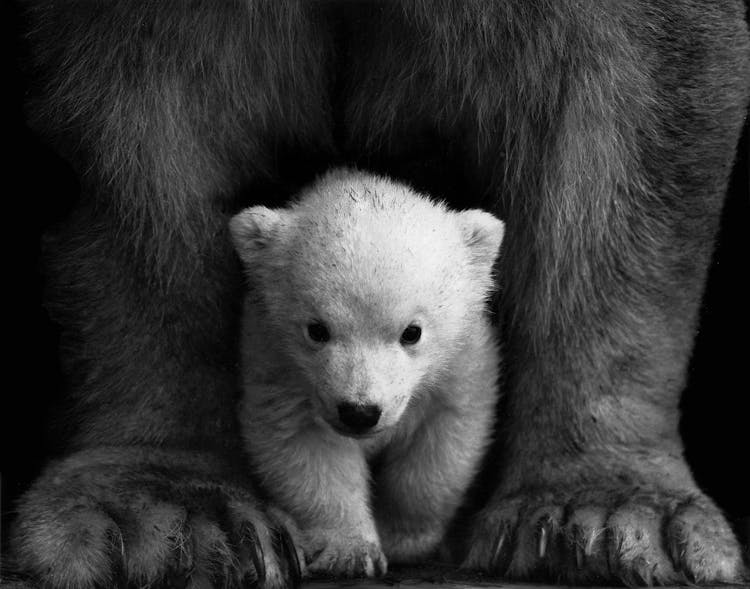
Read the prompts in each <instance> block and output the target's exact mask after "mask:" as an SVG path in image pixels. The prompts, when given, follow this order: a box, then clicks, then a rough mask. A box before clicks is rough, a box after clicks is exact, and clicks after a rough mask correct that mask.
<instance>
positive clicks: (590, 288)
mask: <svg viewBox="0 0 750 589" xmlns="http://www.w3.org/2000/svg"><path fill="white" fill-rule="evenodd" d="M683 8H684V7H681V8H677V7H675V8H670V11H677V10H680V11H682V10H683ZM600 10H602V8H601V7H600V8H595V9H594V11H593V13H592V14H587V15H583V14H579V15H575V16H572V17H571V16H568V17H566V19H565V20H562V19H561V20H559V21H558V22H557V23H555V21H554V16H553V15H549V16H548V17H545V15H541V19H542V24H540V25H533V26H534V27H535V28H538V27H542V28H544V27H549V26H550V25H557V27H556V29H555V30H554V31H548V33H550V35H549V37H550V38H554V36H555V33H557V34H558V35H561V36H560V37H559V38H560V40H561V43H563V44H561V45H560V47H559V48H555V47H554V46H551V47H549V49H550V52H549V53H548V54H547V55H546V56H538V59H539V61H540V63H542V64H543V63H544V60H545V59H550V62H549V63H550V65H551V64H552V63H554V62H557V71H558V72H561V73H559V74H557V78H548V80H549V81H550V83H552V84H557V86H555V87H554V94H555V95H556V96H557V97H558V101H557V103H556V104H555V105H554V106H552V105H550V104H547V105H546V108H548V109H549V110H547V112H548V113H549V114H550V119H549V120H548V121H547V122H546V125H548V126H547V127H546V128H545V130H544V133H543V137H544V142H543V143H540V144H539V147H540V151H539V152H538V157H539V158H540V163H539V167H536V168H534V169H533V172H534V174H536V175H537V176H536V177H534V178H531V179H528V180H529V181H530V182H531V183H532V185H533V186H534V192H535V193H526V194H523V196H521V195H520V194H518V195H513V194H511V195H510V198H511V199H513V200H512V204H511V206H510V208H509V211H510V212H509V214H508V222H509V225H510V226H511V228H510V234H509V240H510V241H509V242H508V243H509V247H508V249H507V250H506V256H505V260H506V265H505V267H504V268H503V276H504V280H503V284H505V285H508V286H507V291H506V293H505V296H504V299H503V301H502V303H501V305H502V306H503V315H504V317H505V320H506V333H507V334H508V347H509V352H508V356H509V357H511V358H514V359H515V363H512V364H510V365H509V367H508V370H509V383H508V385H509V386H508V389H509V390H508V395H509V399H508V405H507V412H506V414H505V421H503V422H502V424H501V427H505V428H506V432H505V435H506V439H507V447H506V452H507V454H506V462H505V464H504V468H503V469H502V471H501V475H502V476H501V483H500V486H499V489H498V490H497V492H496V494H495V496H494V498H493V499H492V500H491V501H490V503H489V505H488V506H487V507H486V508H485V509H484V511H483V512H482V513H481V514H480V517H479V518H478V520H477V522H478V523H477V527H476V530H475V534H474V538H473V540H472V542H471V544H470V548H469V555H468V558H467V561H466V565H467V566H470V567H477V568H482V569H485V570H489V571H492V572H496V573H499V574H507V575H509V576H511V577H515V578H520V579H529V578H538V579H551V580H563V581H566V582H571V583H580V582H587V583H588V582H618V581H619V582H625V583H628V584H652V583H678V582H685V581H697V582H701V583H712V582H738V581H739V580H740V579H741V578H742V575H743V574H744V567H743V563H742V556H741V551H740V548H739V545H738V543H737V540H736V539H735V538H734V536H733V534H732V531H731V528H730V527H729V525H728V524H727V522H726V520H725V518H724V516H723V515H722V513H721V512H720V510H719V509H717V507H716V505H715V504H714V503H713V502H712V501H711V500H710V499H709V498H708V497H706V496H705V494H704V493H703V492H702V491H701V490H700V489H699V488H698V487H697V485H696V483H695V481H694V479H693V477H692V475H691V473H690V470H689V468H688V466H687V464H686V462H685V460H684V457H683V449H682V443H681V440H680V437H679V431H678V422H679V410H678V404H679V397H680V393H681V390H682V387H683V386H684V382H685V373H686V365H687V360H688V357H689V354H690V351H691V347H692V339H693V334H694V332H695V328H696V320H697V311H698V305H699V303H700V297H701V294H702V290H703V283H704V280H705V273H706V268H707V265H708V262H709V259H710V256H711V250H712V240H713V238H714V235H715V231H716V228H717V223H718V218H719V213H720V211H721V203H722V198H723V195H724V191H725V189H726V182H727V174H728V170H730V169H731V163H732V159H733V155H734V150H735V147H736V142H737V140H738V135H739V130H740V128H741V123H742V113H743V111H744V108H745V107H746V104H747V96H748V93H747V91H748V88H747V80H748V79H750V78H748V73H749V72H750V69H749V68H748V64H749V63H750V62H749V61H748V35H747V30H746V28H745V26H744V24H743V21H742V8H741V6H740V4H739V3H737V4H735V5H726V6H724V7H723V8H722V9H721V10H720V11H719V10H714V9H710V10H709V7H708V6H706V7H705V10H704V11H700V10H698V9H696V8H695V7H692V10H694V11H695V12H694V13H691V11H687V12H685V13H682V14H680V15H678V14H677V13H676V12H675V13H674V14H670V15H669V17H668V18H666V17H664V18H662V16H661V15H658V14H653V13H647V12H638V9H637V6H631V7H630V8H629V10H631V11H632V12H630V13H629V14H623V15H614V14H612V15H605V14H603V13H602V14H597V12H598V11H600ZM558 16H559V15H558ZM601 19H605V20H606V21H607V22H609V19H612V20H616V21H617V22H618V24H617V25H616V26H614V27H611V26H610V25H607V26H602V24H601V23H603V22H605V20H601ZM618 19H619V20H618ZM675 19H676V20H675ZM676 22H678V23H679V25H676V24H675V23H676ZM646 23H647V24H648V27H646V28H649V30H651V31H652V32H653V33H652V34H649V35H641V34H640V33H641V32H642V30H644V27H642V26H641V25H643V24H646ZM699 23H700V24H699ZM639 27H640V29H641V30H640V31H638V29H639ZM703 27H707V29H704V28H703ZM665 39H668V40H669V41H668V43H667V42H665ZM696 48H697V49H696ZM526 50H527V51H532V52H533V51H537V50H538V48H535V47H533V46H527V48H526ZM557 50H559V51H560V53H559V55H556V51H557ZM693 55H700V56H701V58H700V60H697V59H694V58H692V57H691V56H693ZM654 56H658V58H654ZM532 71H533V68H532ZM548 90H549V91H552V88H549V89H548ZM539 112H544V111H543V110H540V111H539ZM529 114H530V113H528V112H526V113H524V115H522V116H529ZM522 116H519V117H516V119H517V120H518V119H521V118H522ZM510 120H513V119H512V118H511V119H510ZM540 120H543V118H542V119H540ZM507 132H508V130H507V129H506V133H507ZM510 165H511V167H512V165H513V163H512V162H510ZM522 217H523V218H522ZM514 220H515V227H513V225H514Z"/></svg>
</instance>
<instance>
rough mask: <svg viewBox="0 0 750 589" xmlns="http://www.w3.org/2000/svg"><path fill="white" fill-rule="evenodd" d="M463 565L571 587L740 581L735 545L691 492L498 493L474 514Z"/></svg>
mask: <svg viewBox="0 0 750 589" xmlns="http://www.w3.org/2000/svg"><path fill="white" fill-rule="evenodd" d="M476 522H477V524H476V526H475V528H474V532H473V538H472V540H471V545H470V547H469V553H468V556H467V557H466V559H465V561H464V563H463V565H462V566H463V567H464V568H471V569H481V570H484V571H487V572H489V573H492V574H497V575H501V576H507V577H510V578H514V579H524V580H530V579H536V580H548V581H561V582H566V583H573V584H587V583H624V584H627V585H653V584H671V583H685V582H694V583H724V582H729V583H731V582H734V583H736V582H740V581H741V580H742V579H743V576H744V575H745V574H746V571H745V570H744V567H743V563H742V556H741V550H740V546H739V544H738V542H737V540H736V539H735V537H734V535H733V533H732V531H731V529H730V527H729V525H728V524H727V522H726V520H725V519H724V516H723V515H722V514H721V512H720V511H719V510H718V509H717V508H716V507H715V506H714V505H713V503H712V502H711V501H710V500H709V499H708V498H706V497H705V496H703V495H702V494H700V493H699V492H696V493H695V494H692V495H690V496H685V495H678V494H677V493H673V492H670V491H654V490H652V491H648V492H647V491H644V490H642V489H640V488H633V489H630V492H627V491H623V490H622V489H618V490H613V489H597V488H593V489H591V488H590V489H585V490H578V492H575V493H573V492H565V491H562V490H555V491H554V492H553V491H550V492H547V493H545V492H539V493H533V494H527V495H516V496H506V497H501V498H499V499H496V500H494V501H493V502H492V504H491V505H490V506H488V507H487V508H485V509H484V510H483V512H482V513H481V514H480V515H479V517H478V518H477V520H476Z"/></svg>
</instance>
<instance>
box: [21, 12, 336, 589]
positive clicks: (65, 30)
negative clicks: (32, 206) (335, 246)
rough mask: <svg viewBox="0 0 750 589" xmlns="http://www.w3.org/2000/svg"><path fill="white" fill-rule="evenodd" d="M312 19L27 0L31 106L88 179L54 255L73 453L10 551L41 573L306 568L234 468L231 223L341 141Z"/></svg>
mask: <svg viewBox="0 0 750 589" xmlns="http://www.w3.org/2000/svg"><path fill="white" fill-rule="evenodd" d="M311 10H312V9H311V8H310V7H308V6H307V5H304V4H302V3H299V2H292V1H289V2H271V3H252V2H232V3H220V4H217V3H215V2H211V1H198V2H190V3H184V2H171V3H167V4H165V3H140V2H121V3H116V4H111V5H109V6H106V7H104V6H103V5H95V4H92V3H91V2H88V1H85V0H83V1H79V2H66V3H64V4H56V3H49V2H36V3H35V2H29V3H25V4H24V16H25V17H26V18H28V19H29V21H30V22H29V24H28V31H29V34H28V37H27V41H28V49H29V53H30V57H31V60H30V63H29V64H28V65H29V72H30V75H31V76H32V77H33V89H32V90H31V91H30V92H29V102H28V104H27V109H28V112H29V113H30V116H31V121H32V123H33V126H34V127H35V129H36V130H37V131H38V132H39V134H40V135H41V136H42V137H43V138H44V139H45V140H47V141H48V142H49V143H50V144H51V145H52V146H54V147H55V148H56V149H57V151H58V152H59V153H60V155H62V156H63V157H65V158H66V159H67V160H68V161H69V162H71V164H72V165H73V167H74V169H75V171H76V172H77V175H78V180H79V182H80V186H81V197H80V201H79V202H78V203H77V205H76V209H75V211H74V212H73V213H72V214H71V216H70V218H68V219H66V220H65V221H64V222H63V223H61V224H60V226H59V227H57V228H56V229H55V231H54V234H52V235H49V236H47V237H46V241H45V247H44V249H45V258H46V262H47V272H46V280H47V283H46V286H47V291H48V292H47V297H46V303H47V306H48V309H49V310H50V314H51V315H52V317H53V319H54V320H55V321H57V322H58V323H59V324H60V327H61V331H62V335H61V341H62V345H61V348H62V354H61V356H62V359H63V363H64V368H65V370H66V375H67V377H68V383H69V384H70V397H71V399H70V401H71V403H70V405H71V406H72V411H70V413H69V414H67V415H68V417H69V419H70V421H69V423H68V425H69V426H70V429H71V430H72V436H71V437H72V440H71V444H72V447H73V448H74V449H75V450H76V451H75V452H72V453H71V454H70V455H69V456H68V457H67V458H66V459H63V460H62V461H60V462H58V463H56V464H55V465H52V466H51V467H50V468H49V469H48V470H47V471H46V472H45V474H43V475H42V476H41V478H40V479H39V480H38V481H37V482H36V483H35V484H34V485H33V487H32V489H31V490H29V491H28V492H27V493H26V494H25V495H24V496H23V497H22V498H21V500H20V502H19V505H20V507H19V510H18V515H17V518H16V521H15V533H14V534H13V535H12V537H11V542H10V546H9V549H10V553H11V555H12V557H13V558H14V560H15V562H16V564H17V565H18V568H19V570H20V572H21V573H22V574H24V575H27V576H28V577H29V578H30V580H31V582H37V583H41V584H43V585H44V586H45V587H93V586H111V585H112V584H113V583H115V582H118V581H121V582H122V583H128V584H134V585H139V586H140V585H149V586H152V585H157V584H159V583H165V584H168V583H170V582H177V581H179V580H180V579H181V578H182V579H183V580H184V578H185V577H190V578H191V579H192V581H193V582H194V584H196V585H203V584H207V583H208V582H209V581H214V582H217V583H222V582H226V583H228V584H240V583H245V584H254V583H257V582H258V581H260V580H261V579H263V578H265V581H266V584H267V585H271V586H282V585H283V586H288V585H289V584H290V583H291V584H293V582H294V581H295V579H297V578H298V575H296V574H288V573H290V572H296V565H297V561H296V556H295V554H294V548H293V547H292V545H291V543H290V542H288V541H284V539H285V538H286V539H287V540H288V537H287V536H286V535H284V534H280V535H277V534H275V531H276V530H280V529H281V528H280V527H279V526H276V525H275V524H273V523H272V520H271V519H270V518H269V517H268V515H267V511H266V510H265V509H264V508H263V505H262V504H261V503H260V502H259V501H258V500H257V499H256V498H254V497H253V493H252V490H251V488H250V487H249V486H248V485H247V484H246V483H243V482H242V481H241V480H240V481H236V480H231V479H232V478H233V477H232V474H231V469H232V466H234V467H235V468H236V467H237V465H238V464H240V465H241V466H240V467H241V468H244V462H240V460H239V459H238V458H239V457H238V454H239V452H240V443H239V442H240V441H239V435H238V433H237V429H236V415H235V401H236V396H237V388H238V387H237V374H236V361H237V350H236V345H235V342H236V333H237V321H238V310H239V299H240V288H239V287H240V280H241V273H240V270H239V268H238V266H237V264H236V261H235V258H234V253H233V251H232V248H231V245H230V242H229V237H228V232H227V228H226V223H227V221H228V218H229V213H231V212H232V208H233V207H234V206H237V204H236V203H237V200H238V198H239V197H241V196H244V195H242V194H241V189H242V187H244V186H247V185H252V183H253V182H255V181H258V180H268V179H269V177H271V178H272V177H273V176H274V174H276V173H277V169H276V168H277V165H279V164H278V162H277V158H278V155H279V154H280V153H283V152H284V151H285V150H287V149H303V148H308V149H309V150H310V151H311V152H314V153H316V154H317V155H320V154H324V153H327V150H328V149H330V125H329V118H328V95H327V89H326V74H325V72H326V70H327V63H326V61H327V59H328V57H327V56H328V55H330V54H329V53H328V52H327V51H326V48H327V47H328V33H327V32H326V30H325V29H324V28H323V27H322V26H320V25H321V23H320V22H319V20H318V17H316V16H315V15H314V14H312V13H311ZM300 113H304V116H302V115H301V114H300ZM39 196H43V197H45V198H54V197H56V196H57V195H55V194H52V195H39ZM254 197H255V198H257V196H256V195H254V194H249V195H247V198H250V199H252V198H254ZM261 553H262V554H261ZM285 571H286V572H285ZM297 580H298V579H297Z"/></svg>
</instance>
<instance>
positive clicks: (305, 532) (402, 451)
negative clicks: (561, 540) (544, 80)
mask: <svg viewBox="0 0 750 589" xmlns="http://www.w3.org/2000/svg"><path fill="white" fill-rule="evenodd" d="M230 227H231V231H232V236H233V238H234V242H235V246H236V247H237V251H238V252H239V254H240V257H241V258H242V261H243V262H244V264H245V267H246V271H247V275H248V278H249V283H250V285H251V291H250V293H249V295H248V296H247V298H246V301H245V313H244V319H243V329H242V338H241V339H242V347H243V351H242V371H243V382H244V389H245V390H244V397H243V401H242V408H241V411H240V424H241V427H242V434H243V438H244V440H245V449H246V451H247V454H248V456H249V457H250V460H251V463H252V466H253V471H254V473H255V475H256V476H257V477H258V479H259V480H260V481H261V482H262V485H263V486H264V488H265V489H266V491H267V494H268V496H270V497H273V501H274V502H275V503H277V504H278V505H280V506H282V507H283V508H285V509H286V510H287V511H288V512H289V513H290V514H291V516H292V517H293V518H294V520H295V521H296V522H297V524H298V526H299V528H300V530H301V533H302V539H301V543H302V544H303V547H304V552H305V553H306V555H307V559H308V560H309V561H310V564H309V566H308V570H309V571H310V572H313V573H315V572H327V573H333V574H337V575H347V576H352V575H354V576H359V575H362V574H366V575H368V576H372V575H373V574H376V573H377V574H382V573H384V572H385V570H386V566H387V564H386V558H387V560H388V561H389V562H415V561H420V560H424V559H425V558H427V557H429V556H433V555H434V554H435V553H436V549H437V548H438V545H439V543H440V542H441V540H442V539H443V536H444V535H445V531H446V528H447V524H448V523H449V522H450V521H451V519H452V518H453V516H454V514H455V512H456V509H457V508H458V507H459V505H460V504H461V502H462V500H463V497H464V495H465V491H466V490H467V488H468V486H469V484H470V483H471V481H472V479H473V477H474V475H475V474H476V471H477V469H478V467H479V463H480V460H481V458H482V456H483V454H484V451H485V449H486V448H487V446H488V444H489V440H490V433H491V429H492V423H493V419H494V408H495V406H496V404H497V400H498V395H497V382H498V369H499V352H498V349H497V340H496V335H495V331H494V329H493V328H492V327H491V325H490V321H489V317H488V315H487V312H486V310H485V308H484V307H485V303H486V299H487V298H488V295H489V294H490V289H491V288H492V280H491V272H492V267H493V264H494V262H495V260H496V258H497V255H498V252H499V246H500V242H501V239H502V235H503V224H502V222H501V221H499V220H498V219H496V218H495V217H493V216H492V215H490V214H488V213H486V212H484V211H478V210H469V211H463V212H461V213H455V212H450V211H448V210H447V209H446V208H445V207H444V206H439V205H436V204H434V203H431V202H430V201H429V200H428V199H426V198H425V197H422V196H420V195H417V194H415V193H414V192H412V191H411V190H410V189H409V188H408V187H406V186H404V185H400V184H396V183H394V182H391V181H389V180H388V179H386V178H379V177H373V176H370V175H368V174H364V173H361V172H352V171H347V170H337V171H335V172H331V173H329V174H327V175H326V176H325V177H323V178H321V179H319V180H318V181H317V182H316V183H315V184H314V185H313V186H311V187H309V188H307V189H306V190H305V191H304V192H303V193H302V195H301V196H300V197H299V199H298V200H296V201H295V202H294V204H293V205H292V206H291V207H290V208H288V209H267V208H265V207H252V208H249V209H246V210H245V211H243V212H242V213H241V214H239V215H238V216H236V217H235V218H234V219H232V221H231V224H230ZM314 322H322V323H318V324H319V325H320V324H322V325H325V326H326V329H327V330H328V333H329V335H330V340H329V341H325V342H316V341H314V340H311V339H310V337H309V335H306V329H307V327H308V325H310V324H311V323H314ZM410 324H416V325H419V327H420V328H421V338H420V339H419V341H417V342H416V343H414V344H402V343H400V341H399V340H400V337H401V335H402V333H403V332H404V330H405V329H406V328H407V327H408V326H409V325H410ZM342 403H350V404H353V405H354V406H363V405H364V406H370V407H376V408H377V409H378V410H379V411H381V412H382V413H381V414H380V416H379V418H378V419H377V423H375V424H374V425H373V426H371V428H370V429H366V430H363V431H361V432H360V431H350V430H346V427H347V422H346V420H345V419H344V418H342V417H341V415H340V414H339V413H338V408H339V407H340V406H341V404H342ZM342 430H343V435H342V433H341V432H342ZM375 457H377V462H378V463H379V468H378V470H377V472H376V473H375V474H374V477H373V480H372V484H373V485H374V493H373V497H372V498H371V497H370V484H371V476H370V475H371V473H370V469H369V466H368V459H369V460H372V459H373V458H375ZM371 512H373V513H371ZM373 516H374V517H373Z"/></svg>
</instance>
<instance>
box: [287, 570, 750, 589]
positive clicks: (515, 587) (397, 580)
mask: <svg viewBox="0 0 750 589" xmlns="http://www.w3.org/2000/svg"><path fill="white" fill-rule="evenodd" d="M342 587H345V588H356V589H384V588H386V587H393V588H402V589H483V588H485V587H487V588H492V587H502V588H503V589H559V588H561V587H571V585H541V584H538V583H510V582H505V581H503V580H502V579H498V578H497V577H490V576H487V575H483V574H481V573H477V572H475V571H471V572H469V571H460V570H457V569H455V568H454V567H441V566H439V565H437V566H429V567H408V568H407V567H397V568H395V569H394V570H391V571H389V572H388V574H387V575H385V576H384V577H383V578H381V579H359V580H357V579H353V580H350V581H342V580H334V579H314V580H310V581H307V582H305V583H303V585H302V589H341V588H342ZM691 587H692V588H693V589H697V586H695V585H692V586H691ZM704 587H709V586H701V589H703V588H704ZM716 587H721V589H750V585H721V586H716ZM586 589H605V587H604V586H601V587H595V586H587V588H586ZM607 589H609V588H607ZM619 589H622V587H620V588H619ZM663 589H669V588H663ZM674 589H676V588H674Z"/></svg>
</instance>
